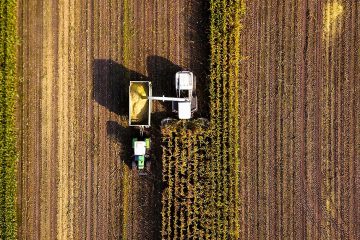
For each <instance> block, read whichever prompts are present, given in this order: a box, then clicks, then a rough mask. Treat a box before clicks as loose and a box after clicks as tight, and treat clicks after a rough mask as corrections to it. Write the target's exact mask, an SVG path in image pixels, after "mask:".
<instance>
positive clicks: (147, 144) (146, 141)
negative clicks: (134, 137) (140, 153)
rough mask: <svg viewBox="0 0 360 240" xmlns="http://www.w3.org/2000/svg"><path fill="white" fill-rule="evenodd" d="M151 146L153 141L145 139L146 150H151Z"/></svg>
mask: <svg viewBox="0 0 360 240" xmlns="http://www.w3.org/2000/svg"><path fill="white" fill-rule="evenodd" d="M150 144H151V140H150V138H146V139H145V146H146V149H150Z"/></svg>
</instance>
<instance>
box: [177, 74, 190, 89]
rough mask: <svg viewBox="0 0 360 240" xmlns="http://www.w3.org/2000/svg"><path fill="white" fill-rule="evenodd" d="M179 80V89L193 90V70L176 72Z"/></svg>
mask: <svg viewBox="0 0 360 240" xmlns="http://www.w3.org/2000/svg"><path fill="white" fill-rule="evenodd" d="M176 75H177V76H176V77H177V81H178V86H177V87H178V90H192V89H193V75H192V72H178V73H176Z"/></svg>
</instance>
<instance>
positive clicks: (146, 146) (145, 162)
mask: <svg viewBox="0 0 360 240" xmlns="http://www.w3.org/2000/svg"><path fill="white" fill-rule="evenodd" d="M150 145H151V140H150V138H144V139H141V140H139V139H138V138H133V139H132V148H133V149H134V155H133V160H132V169H133V170H138V171H139V174H140V175H146V171H147V172H150V166H151V161H150Z"/></svg>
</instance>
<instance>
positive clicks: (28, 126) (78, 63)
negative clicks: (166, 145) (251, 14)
mask: <svg viewBox="0 0 360 240" xmlns="http://www.w3.org/2000/svg"><path fill="white" fill-rule="evenodd" d="M18 6H19V7H18V20H19V25H18V26H19V36H20V38H21V45H20V47H19V65H18V72H19V76H20V77H21V79H22V81H21V83H20V84H19V105H18V127H19V137H18V139H19V149H20V161H19V170H18V179H19V181H18V182H19V188H18V189H19V191H18V192H19V193H18V209H19V239H26V238H30V239H92V238H94V239H95V238H96V239H160V236H161V234H160V230H161V222H160V221H161V215H160V213H161V191H162V186H161V158H160V157H159V149H158V147H154V149H153V150H154V151H153V152H154V159H153V163H152V166H153V167H152V173H151V174H150V175H148V176H146V177H143V176H138V175H137V174H136V173H134V172H132V171H131V150H132V149H131V137H133V136H137V135H138V134H139V131H138V130H136V129H132V128H129V127H128V126H127V121H128V119H127V112H128V82H129V81H130V80H151V81H152V82H153V93H154V94H157V95H162V94H165V95H173V94H174V92H173V81H174V74H175V72H176V71H178V70H179V69H190V70H192V71H193V72H195V75H197V76H198V81H199V84H200V86H204V89H203V90H204V91H198V94H199V99H200V103H199V107H200V109H201V111H200V114H204V115H206V113H207V112H208V111H207V109H206V106H207V105H206V102H207V98H206V97H205V96H207V95H208V94H207V93H206V84H205V83H206V82H207V79H206V76H207V74H206V71H207V65H208V64H207V63H208V60H207V53H208V45H207V29H206V26H207V19H208V16H207V15H206V14H207V9H208V6H207V5H206V4H204V3H202V1H198V0H191V1H185V0H181V1H177V0H171V1H168V0H158V1H155V0H154V1H147V0H142V1H139V0H127V1H120V0H110V1H106V3H105V2H104V1H99V0H97V1H86V0H74V1H73V0H65V1H60V2H58V1H48V2H46V3H45V2H44V1H39V0H31V1H30V0H19V2H18ZM200 89H201V88H200ZM168 107H169V105H166V104H162V103H161V104H160V103H157V104H155V106H154V111H155V112H156V113H154V114H153V125H154V127H153V129H151V131H152V137H153V140H154V144H153V145H155V146H159V139H158V137H157V136H159V135H158V134H159V129H158V125H159V120H160V119H161V117H163V116H168V115H169V113H161V112H160V111H163V110H167V109H168Z"/></svg>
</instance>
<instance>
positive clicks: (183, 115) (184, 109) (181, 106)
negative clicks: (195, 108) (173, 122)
mask: <svg viewBox="0 0 360 240" xmlns="http://www.w3.org/2000/svg"><path fill="white" fill-rule="evenodd" d="M178 110H179V111H178V113H179V119H190V118H191V102H179V103H178Z"/></svg>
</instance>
